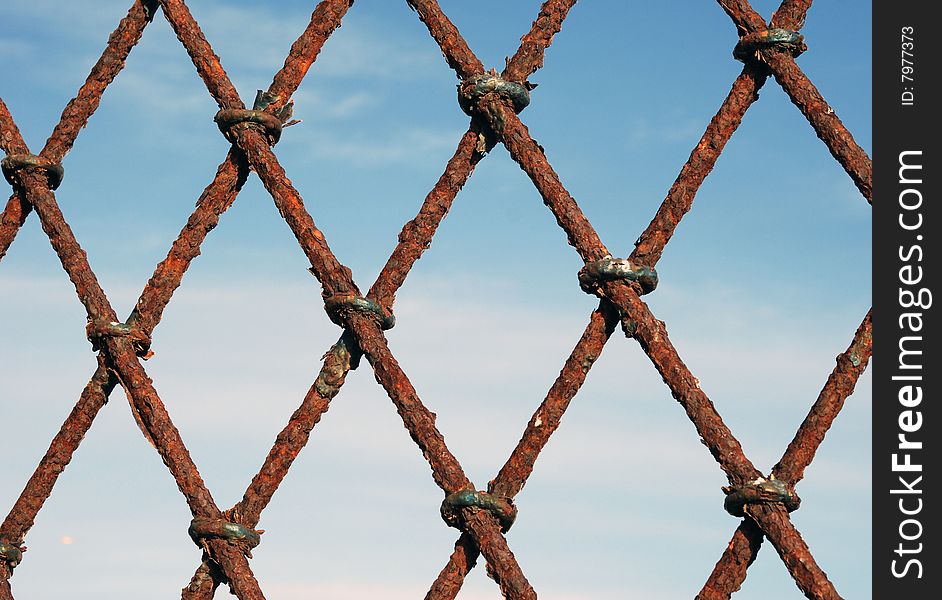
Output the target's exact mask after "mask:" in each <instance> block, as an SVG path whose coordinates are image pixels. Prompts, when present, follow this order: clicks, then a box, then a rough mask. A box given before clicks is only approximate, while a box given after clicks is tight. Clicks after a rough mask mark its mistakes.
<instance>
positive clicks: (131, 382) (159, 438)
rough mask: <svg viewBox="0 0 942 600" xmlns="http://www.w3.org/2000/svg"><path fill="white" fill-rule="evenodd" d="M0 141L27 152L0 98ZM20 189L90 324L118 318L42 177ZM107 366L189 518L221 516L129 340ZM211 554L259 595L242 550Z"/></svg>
mask: <svg viewBox="0 0 942 600" xmlns="http://www.w3.org/2000/svg"><path fill="white" fill-rule="evenodd" d="M0 141H2V148H3V150H4V151H6V152H7V153H15V152H29V148H27V146H26V144H25V143H24V142H23V138H22V137H21V136H20V133H19V130H18V129H17V128H16V125H15V123H14V122H13V119H12V117H11V116H10V113H9V111H8V110H7V107H6V105H5V104H4V103H3V102H2V101H0ZM19 182H20V183H19V189H18V192H19V193H22V194H23V195H24V196H25V198H26V200H27V201H28V202H29V203H30V205H32V207H33V209H34V210H35V211H36V213H37V216H38V217H39V219H40V223H41V224H42V227H43V230H44V231H45V232H46V235H47V236H48V238H49V241H50V243H51V245H52V247H53V249H54V250H55V252H56V254H57V256H58V257H59V260H60V262H61V264H62V267H63V269H65V271H66V273H67V274H68V276H69V279H70V280H71V281H72V284H73V285H74V286H75V290H76V293H77V295H78V297H79V300H80V301H81V302H82V305H83V306H84V307H85V310H86V313H87V316H88V319H89V321H90V322H96V321H105V322H117V320H118V318H117V314H115V312H114V309H113V308H112V307H111V304H110V303H109V302H108V299H107V297H106V296H105V293H104V291H103V290H102V289H101V286H100V285H99V283H98V280H97V279H96V277H95V275H94V273H92V270H91V267H90V266H89V264H88V261H87V258H86V256H85V252H84V251H83V250H82V249H81V247H80V246H79V244H78V242H77V241H76V239H75V236H74V235H73V234H72V230H71V229H70V228H69V226H68V224H66V222H65V220H64V219H63V217H62V213H61V211H60V210H59V207H58V205H57V203H56V200H55V196H54V195H53V193H52V191H51V190H49V188H48V187H47V182H46V179H45V177H44V176H43V175H41V174H39V173H35V172H29V171H24V172H21V173H20V174H19ZM101 344H102V350H103V351H104V353H105V355H106V361H107V365H108V368H109V369H110V370H113V371H114V373H115V376H116V377H117V378H118V379H119V380H120V382H121V386H122V387H123V388H124V390H125V392H126V393H127V395H128V398H129V400H130V401H131V403H132V405H133V407H134V409H135V410H136V412H137V414H138V416H139V417H140V420H141V422H142V424H143V425H144V427H145V428H146V429H147V433H148V434H149V435H150V437H151V439H152V440H153V442H154V444H155V446H156V448H157V450H158V452H159V453H160V456H161V458H162V459H163V461H164V464H166V465H167V467H168V468H169V469H170V471H171V473H172V474H173V476H174V479H175V480H176V482H177V487H178V488H179V489H180V491H181V493H183V495H184V497H185V498H186V500H187V504H188V505H189V507H190V510H191V512H192V513H193V516H194V517H206V518H220V517H221V513H220V511H219V509H218V507H217V506H216V504H215V502H214V500H213V498H212V495H211V494H210V492H209V490H208V489H207V488H206V485H205V484H204V483H203V480H202V478H201V477H200V475H199V471H198V470H197V468H196V465H195V464H194V463H193V460H192V458H190V455H189V452H188V451H187V450H186V447H185V446H184V444H183V440H182V439H181V438H180V433H179V431H177V429H176V427H175V426H174V425H173V423H172V421H171V420H170V416H169V415H168V414H167V411H166V409H165V408H164V406H163V403H162V402H161V401H160V398H159V397H158V396H157V392H156V390H155V389H154V387H153V384H152V382H151V380H150V378H149V377H147V374H146V373H145V371H144V368H143V367H142V366H141V364H140V362H139V361H138V358H137V356H136V349H135V348H134V346H133V345H132V343H131V341H130V340H129V339H128V338H124V337H114V336H108V337H106V338H105V339H103V340H102V341H101ZM207 546H208V547H209V548H210V550H211V551H212V554H213V555H214V558H215V559H216V560H217V561H218V562H219V564H220V566H222V568H223V569H224V570H225V571H226V574H227V576H229V578H230V580H231V581H232V587H233V591H235V592H236V595H237V596H239V598H240V599H242V600H249V599H251V600H260V599H262V598H263V596H262V593H261V590H260V589H259V587H258V582H257V581H256V580H255V577H254V575H253V574H252V572H251V569H250V568H249V566H248V561H247V560H246V558H245V556H244V555H243V554H242V552H241V551H239V550H237V549H236V548H235V547H234V546H231V545H229V544H228V543H227V542H225V541H223V540H219V539H213V540H207Z"/></svg>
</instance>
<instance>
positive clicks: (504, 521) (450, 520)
mask: <svg viewBox="0 0 942 600" xmlns="http://www.w3.org/2000/svg"><path fill="white" fill-rule="evenodd" d="M465 508H476V509H481V510H486V511H488V512H490V513H491V514H492V515H494V517H495V518H496V519H497V521H498V522H499V523H500V530H501V531H503V532H504V533H506V532H507V531H508V530H509V529H510V527H511V526H512V525H513V524H514V521H515V520H516V519H517V507H516V506H514V503H513V501H512V500H511V499H510V498H503V497H501V496H495V495H494V494H489V493H487V492H479V491H476V490H471V489H467V490H460V491H457V492H455V493H454V494H449V495H448V496H446V497H445V500H444V501H442V506H441V514H442V519H444V520H445V523H447V524H448V525H449V526H450V527H454V528H456V529H461V530H462V531H463V530H464V527H465V519H464V515H463V514H462V509H465Z"/></svg>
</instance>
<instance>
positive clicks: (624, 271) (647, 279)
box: [579, 256, 657, 294]
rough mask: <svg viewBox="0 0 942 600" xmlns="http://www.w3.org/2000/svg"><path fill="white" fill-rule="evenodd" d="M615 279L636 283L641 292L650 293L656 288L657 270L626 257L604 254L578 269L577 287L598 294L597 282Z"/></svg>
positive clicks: (588, 292)
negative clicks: (604, 255) (599, 258)
mask: <svg viewBox="0 0 942 600" xmlns="http://www.w3.org/2000/svg"><path fill="white" fill-rule="evenodd" d="M615 279H625V280H628V281H634V282H636V283H638V285H640V286H641V293H642V294H650V293H651V292H653V291H654V289H655V288H657V271H655V270H654V268H653V267H648V266H645V265H642V264H638V263H637V262H635V261H632V260H630V259H627V258H612V257H611V256H606V257H605V258H603V259H601V260H596V261H592V262H587V263H586V264H585V266H584V267H582V268H581V269H579V287H581V288H582V291H584V292H585V293H587V294H598V293H599V283H601V282H603V281H613V280H615Z"/></svg>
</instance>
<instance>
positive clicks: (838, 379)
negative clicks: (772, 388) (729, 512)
mask: <svg viewBox="0 0 942 600" xmlns="http://www.w3.org/2000/svg"><path fill="white" fill-rule="evenodd" d="M872 335H873V323H872V319H871V313H870V312H868V313H867V315H866V317H864V320H863V322H862V323H861V324H860V327H859V328H858V329H857V332H856V334H855V335H854V339H853V340H852V341H851V343H850V346H849V347H848V348H847V350H846V351H845V352H843V353H842V354H839V355H838V357H837V365H836V366H835V367H834V369H833V370H832V371H831V374H830V376H829V377H828V380H827V382H826V383H825V385H824V388H823V389H822V390H821V393H820V394H819V395H818V399H817V400H816V401H815V403H814V405H812V407H811V410H810V411H809V413H808V416H807V417H805V420H804V421H803V422H802V424H801V426H800V427H799V429H798V431H797V432H796V433H795V437H794V439H793V440H792V441H791V443H790V444H789V445H788V448H787V449H786V450H785V453H784V455H783V456H782V458H781V460H779V462H778V464H776V465H775V467H773V468H772V474H773V475H775V478H776V479H780V480H782V481H785V482H787V483H788V484H789V485H792V486H794V485H795V484H796V483H798V482H799V481H801V479H802V477H803V476H804V470H805V469H806V468H807V467H808V465H810V464H811V461H812V459H814V455H815V453H816V452H817V450H818V447H819V446H820V445H821V442H823V441H824V436H825V434H826V433H827V431H828V429H830V427H831V424H832V423H833V422H834V419H835V418H837V415H838V413H840V411H841V408H842V407H843V406H844V401H845V400H847V398H848V397H849V396H850V395H851V394H852V393H853V392H854V388H855V387H856V385H857V380H858V379H859V378H860V376H861V375H863V372H864V371H865V370H866V369H867V364H868V363H869V361H870V356H871V354H872V352H873V339H872ZM761 543H762V531H761V530H760V529H758V528H757V527H756V526H755V525H754V524H753V523H752V521H750V520H749V519H744V520H743V522H742V524H740V526H739V527H738V528H737V529H736V531H735V533H733V538H732V539H731V540H730V543H729V545H728V546H727V547H726V550H725V551H724V552H723V555H722V556H721V557H720V560H719V561H718V562H717V563H716V566H715V567H714V569H713V572H712V573H711V574H710V577H709V579H708V580H707V582H706V584H704V586H703V589H701V590H700V593H699V594H698V595H697V598H698V599H699V600H720V599H725V598H729V597H730V595H731V594H733V592H735V591H737V590H738V589H739V588H740V586H741V585H742V582H743V581H745V579H746V569H748V568H749V565H751V564H752V562H753V561H754V560H755V557H756V554H758V552H759V547H760V545H761Z"/></svg>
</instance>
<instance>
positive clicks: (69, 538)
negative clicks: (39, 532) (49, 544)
mask: <svg viewBox="0 0 942 600" xmlns="http://www.w3.org/2000/svg"><path fill="white" fill-rule="evenodd" d="M59 541H60V542H62V543H63V544H65V545H66V546H70V545H71V544H72V542H74V541H75V540H74V539H72V536H71V535H64V536H62V538H61V539H60V540H59Z"/></svg>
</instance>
